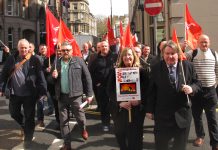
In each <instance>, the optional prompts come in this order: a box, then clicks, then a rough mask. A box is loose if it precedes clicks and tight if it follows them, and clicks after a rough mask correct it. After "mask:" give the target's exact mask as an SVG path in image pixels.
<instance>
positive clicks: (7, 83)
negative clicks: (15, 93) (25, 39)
mask: <svg viewBox="0 0 218 150" xmlns="http://www.w3.org/2000/svg"><path fill="white" fill-rule="evenodd" d="M31 56H32V54H31V53H28V54H27V55H26V56H25V58H24V59H23V60H22V61H21V62H19V63H18V64H16V65H15V68H14V70H13V71H12V73H11V75H10V76H9V78H8V80H7V82H6V84H5V90H4V95H5V98H6V99H10V96H11V92H12V91H11V90H12V89H11V88H10V87H9V81H10V79H11V77H12V76H13V74H14V73H15V72H16V70H18V69H19V68H20V67H21V66H22V65H23V64H24V63H25V62H26V61H27V60H29V59H30V57H31Z"/></svg>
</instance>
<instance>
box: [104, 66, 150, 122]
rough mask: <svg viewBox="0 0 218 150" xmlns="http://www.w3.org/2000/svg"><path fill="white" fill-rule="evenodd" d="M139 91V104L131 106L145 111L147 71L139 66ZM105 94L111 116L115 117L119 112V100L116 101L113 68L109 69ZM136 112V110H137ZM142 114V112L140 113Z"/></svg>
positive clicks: (147, 83)
mask: <svg viewBox="0 0 218 150" xmlns="http://www.w3.org/2000/svg"><path fill="white" fill-rule="evenodd" d="M139 73H140V91H141V105H140V106H135V107H133V109H132V110H133V113H134V112H135V110H134V109H140V111H142V112H145V105H146V98H147V90H148V85H149V79H148V72H147V71H146V70H145V69H143V68H140V69H139ZM107 94H108V96H109V97H110V113H111V115H112V117H113V118H114V117H116V116H117V115H118V114H117V113H119V109H120V107H119V102H117V96H116V78H115V69H113V70H111V73H110V76H109V79H108V83H107ZM137 112H138V111H137ZM142 115H143V114H142Z"/></svg>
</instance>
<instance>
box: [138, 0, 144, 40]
mask: <svg viewBox="0 0 218 150" xmlns="http://www.w3.org/2000/svg"><path fill="white" fill-rule="evenodd" d="M144 1H145V0H138V9H140V10H141V16H142V18H141V21H142V41H141V43H144V42H145V29H144V26H145V23H144Z"/></svg>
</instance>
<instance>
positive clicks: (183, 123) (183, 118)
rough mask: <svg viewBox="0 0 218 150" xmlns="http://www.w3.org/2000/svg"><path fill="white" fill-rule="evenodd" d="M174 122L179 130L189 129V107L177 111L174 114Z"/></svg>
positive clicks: (190, 117)
mask: <svg viewBox="0 0 218 150" xmlns="http://www.w3.org/2000/svg"><path fill="white" fill-rule="evenodd" d="M175 120H176V123H177V125H178V126H179V128H187V127H189V126H190V124H191V120H192V115H191V109H190V107H188V108H187V107H183V108H180V109H179V110H177V111H176V112H175Z"/></svg>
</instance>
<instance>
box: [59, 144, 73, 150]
mask: <svg viewBox="0 0 218 150" xmlns="http://www.w3.org/2000/svg"><path fill="white" fill-rule="evenodd" d="M60 150H71V145H66V144H64V145H63V146H62V147H61V149H60Z"/></svg>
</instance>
